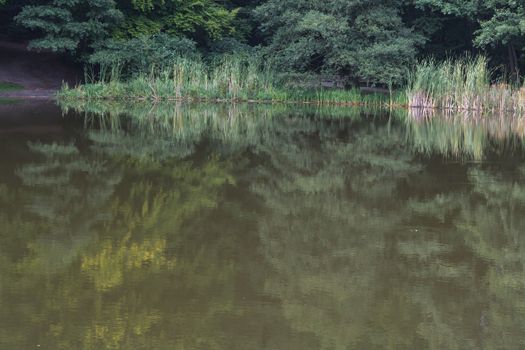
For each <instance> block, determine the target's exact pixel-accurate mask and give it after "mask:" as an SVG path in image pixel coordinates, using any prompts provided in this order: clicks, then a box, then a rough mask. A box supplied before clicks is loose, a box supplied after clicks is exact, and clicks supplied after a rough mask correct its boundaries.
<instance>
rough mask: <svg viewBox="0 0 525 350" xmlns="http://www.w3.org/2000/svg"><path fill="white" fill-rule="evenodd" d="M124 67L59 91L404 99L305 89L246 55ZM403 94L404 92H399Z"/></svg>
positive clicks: (87, 95) (328, 101) (74, 95)
mask: <svg viewBox="0 0 525 350" xmlns="http://www.w3.org/2000/svg"><path fill="white" fill-rule="evenodd" d="M119 72H120V70H119V67H103V68H102V69H101V70H100V73H99V74H98V76H97V79H95V78H94V77H93V76H92V75H90V76H89V77H88V79H86V83H85V84H81V85H77V86H75V87H70V86H68V85H67V84H66V85H64V86H63V87H62V89H61V90H60V91H59V93H58V98H59V99H60V100H71V101H78V100H102V99H105V100H139V101H143V100H148V101H153V102H159V101H174V100H176V101H231V102H240V101H245V102H298V103H308V104H318V105H361V106H362V105H365V106H371V105H375V106H385V105H389V104H391V103H393V102H394V101H395V102H396V103H399V104H403V102H402V100H403V98H402V97H401V98H400V97H399V96H397V95H396V94H393V95H392V96H394V97H395V98H392V96H388V95H385V94H380V93H371V94H363V93H361V91H360V90H359V89H357V88H353V89H334V88H322V87H317V88H314V87H300V86H297V85H295V86H294V84H293V82H292V81H290V80H287V78H286V77H284V76H279V75H278V74H276V73H275V72H273V71H272V70H271V69H270V68H269V67H267V66H266V65H265V64H264V63H261V62H260V61H258V60H257V59H253V58H247V57H245V56H239V55H232V56H227V57H225V58H223V59H221V60H220V61H218V62H216V63H211V64H205V63H204V62H202V61H200V60H196V59H187V58H178V59H176V60H174V62H173V64H172V65H171V66H169V67H164V68H162V69H156V67H151V71H150V72H147V73H144V72H143V73H139V74H136V75H135V76H133V77H131V78H129V79H124V78H123V77H122V76H121V74H119ZM400 96H402V94H400Z"/></svg>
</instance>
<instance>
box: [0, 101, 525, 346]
mask: <svg viewBox="0 0 525 350" xmlns="http://www.w3.org/2000/svg"><path fill="white" fill-rule="evenodd" d="M144 108H146V107H144ZM155 108H160V109H161V110H162V111H165V112H162V113H158V112H157V110H155V112H151V111H152V109H151V107H149V110H148V112H145V111H139V112H136V111H135V110H133V111H130V112H129V114H131V113H138V114H136V115H131V116H128V117H121V116H118V114H113V113H109V112H108V111H107V110H101V111H102V112H104V113H103V114H102V116H97V115H95V114H94V113H92V112H94V111H91V112H90V113H88V114H87V115H86V116H78V115H76V116H75V115H69V116H68V118H70V119H69V120H72V119H75V118H76V120H80V123H78V124H74V125H69V124H68V126H67V128H64V132H63V134H62V135H61V136H57V135H56V134H53V135H51V136H47V137H46V136H45V135H44V136H41V137H39V140H37V139H35V137H31V138H29V137H28V136H24V137H21V136H20V135H19V134H7V135H6V136H5V137H3V138H2V139H1V140H0V143H2V144H3V145H9V147H10V149H12V150H15V151H16V152H15V153H16V154H17V155H18V157H17V159H16V160H15V159H13V158H10V157H4V158H2V160H1V161H0V162H1V169H2V171H1V172H0V208H1V209H2V210H1V211H0V228H1V229H0V348H2V349H4V348H5V349H22V348H24V349H25V348H34V347H36V346H37V345H38V346H40V348H52V349H152V348H153V349H301V350H302V349H354V348H356V349H480V348H486V349H497V348H503V349H520V348H522V347H524V346H525V336H524V335H523V332H522V330H523V325H524V324H525V297H524V295H525V283H523V281H525V275H524V271H525V270H524V269H525V265H524V264H525V251H524V244H525V241H524V238H525V237H524V234H523V232H525V230H524V229H525V219H524V217H525V216H524V215H523V213H525V187H524V185H523V184H524V181H523V180H524V179H525V162H523V161H522V160H520V159H519V158H518V157H517V156H516V157H515V158H514V159H513V160H512V161H505V162H502V161H500V162H487V161H486V162H483V163H466V162H456V161H455V158H454V159H453V160H454V161H452V162H448V161H447V160H446V159H447V157H448V158H450V157H452V156H453V155H454V154H455V153H451V152H443V153H442V155H446V157H445V158H443V157H438V158H435V157H433V158H425V157H423V155H425V154H427V153H428V154H440V153H439V152H441V151H440V148H439V147H438V146H437V143H434V142H433V141H428V143H426V145H429V146H428V147H429V148H428V151H427V150H424V152H423V153H420V152H418V151H417V150H418V147H414V145H415V144H417V143H415V142H414V140H416V139H417V138H416V136H414V135H415V134H417V132H420V131H421V129H419V128H428V130H435V129H436V128H437V127H435V126H428V125H424V124H410V123H411V122H409V121H408V120H407V119H406V118H407V117H406V116H403V115H379V116H372V115H371V114H372V113H371V112H370V111H368V112H365V113H364V114H365V116H363V115H361V116H360V115H359V114H358V113H357V112H354V111H353V110H352V114H351V115H349V116H348V118H345V114H344V113H345V112H344V110H343V109H330V110H319V109H308V108H306V107H304V108H298V109H297V108H284V107H279V108H271V107H268V106H267V107H263V106H247V107H242V106H236V107H233V108H228V107H227V106H197V107H188V106H164V107H162V106H157V107H155ZM101 111H99V112H101ZM56 113H57V117H59V116H58V113H59V112H58V110H57V111H56ZM148 113H149V114H148ZM152 113H153V114H152ZM366 114H369V115H368V116H366ZM140 116H141V117H140ZM138 117H140V118H138ZM71 118H72V119H71ZM79 118H80V119H79ZM414 123H422V122H421V121H419V122H414ZM431 123H438V120H432V121H431ZM440 125H441V124H440ZM440 127H441V126H440ZM443 129H445V126H443ZM429 133H430V131H429ZM436 134H438V133H437V132H436ZM445 134H446V133H443V135H445ZM419 135H423V133H422V132H420V134H419ZM450 135H457V133H454V132H451V133H450ZM442 137H444V136H442ZM437 139H439V138H437ZM418 140H420V142H423V141H422V140H426V138H425V137H420V138H419V139H418ZM449 144H453V143H452V142H449ZM447 149H448V148H447ZM462 149H466V148H462ZM482 149H483V152H486V151H485V150H486V148H484V146H483V147H482ZM442 150H443V149H442ZM462 152H463V151H461V152H459V153H462ZM469 152H470V153H469ZM459 153H458V156H459ZM465 154H470V157H472V158H475V157H476V156H475V155H474V154H473V153H471V151H470V150H468V151H465ZM482 154H483V156H485V155H486V153H482ZM514 155H515V154H514Z"/></svg>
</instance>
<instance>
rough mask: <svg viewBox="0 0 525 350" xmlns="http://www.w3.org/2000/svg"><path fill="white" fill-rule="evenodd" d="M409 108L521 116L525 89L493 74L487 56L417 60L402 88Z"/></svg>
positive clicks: (524, 100) (524, 102)
mask: <svg viewBox="0 0 525 350" xmlns="http://www.w3.org/2000/svg"><path fill="white" fill-rule="evenodd" d="M406 95H407V98H408V105H409V107H410V108H431V109H440V110H444V111H477V112H491V113H498V114H499V113H507V114H508V113H510V114H518V115H522V114H523V112H524V111H525V88H523V87H522V86H516V84H511V83H509V82H508V81H506V80H505V79H504V78H498V77H495V76H494V74H493V72H492V71H491V70H490V69H489V65H488V62H487V59H486V58H484V57H478V58H463V59H458V60H446V61H443V62H436V61H434V60H427V61H422V62H420V63H419V64H418V65H417V66H416V67H415V69H414V71H413V72H412V74H411V76H410V78H409V83H408V86H407V88H406Z"/></svg>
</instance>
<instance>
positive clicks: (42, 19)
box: [15, 0, 123, 55]
mask: <svg viewBox="0 0 525 350" xmlns="http://www.w3.org/2000/svg"><path fill="white" fill-rule="evenodd" d="M122 19H123V15H122V12H121V11H120V10H118V9H117V8H116V4H115V2H114V1H113V0H52V1H45V2H44V3H43V4H41V5H27V6H25V7H23V9H22V11H21V12H20V13H19V14H18V15H17V16H16V18H15V20H16V21H17V22H18V23H19V24H20V25H22V26H24V27H26V28H29V29H32V30H34V31H35V32H36V33H37V35H38V38H37V39H34V40H32V41H31V42H30V44H29V47H30V48H34V49H48V50H52V51H56V52H68V53H71V54H76V55H80V54H83V53H85V52H88V51H89V50H90V48H91V46H92V45H93V44H94V43H96V42H99V41H101V40H104V39H106V38H107V37H108V36H109V34H110V31H111V30H112V29H113V28H114V26H115V25H117V24H118V23H119V22H120V21H121V20H122Z"/></svg>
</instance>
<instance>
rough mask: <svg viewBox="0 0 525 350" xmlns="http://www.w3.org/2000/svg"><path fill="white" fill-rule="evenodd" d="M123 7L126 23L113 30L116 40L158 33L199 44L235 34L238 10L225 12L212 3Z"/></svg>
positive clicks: (193, 0)
mask: <svg viewBox="0 0 525 350" xmlns="http://www.w3.org/2000/svg"><path fill="white" fill-rule="evenodd" d="M126 5H127V3H123V4H122V5H121V7H122V8H123V9H124V11H125V14H126V19H125V21H124V23H123V24H122V25H121V26H120V27H119V28H117V29H116V31H115V32H114V36H116V37H117V38H134V37H138V36H144V35H152V34H157V33H160V32H163V33H167V34H169V35H175V36H181V35H186V36H188V37H190V38H192V39H193V40H195V41H198V42H199V43H206V42H207V41H215V40H218V39H220V38H222V37H223V36H225V35H228V34H231V33H233V32H234V30H235V29H234V27H233V21H234V19H235V17H236V15H237V12H238V10H236V9H233V10H228V9H226V8H225V7H223V6H221V5H220V4H219V3H217V2H215V1H214V0H189V1H187V0H167V1H151V0H145V1H132V7H131V8H129V7H127V6H126Z"/></svg>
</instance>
